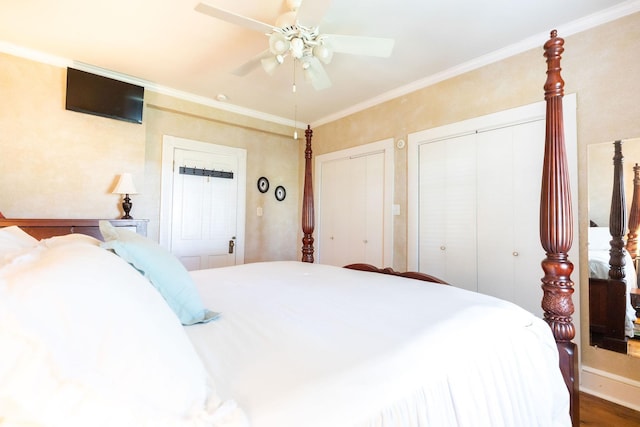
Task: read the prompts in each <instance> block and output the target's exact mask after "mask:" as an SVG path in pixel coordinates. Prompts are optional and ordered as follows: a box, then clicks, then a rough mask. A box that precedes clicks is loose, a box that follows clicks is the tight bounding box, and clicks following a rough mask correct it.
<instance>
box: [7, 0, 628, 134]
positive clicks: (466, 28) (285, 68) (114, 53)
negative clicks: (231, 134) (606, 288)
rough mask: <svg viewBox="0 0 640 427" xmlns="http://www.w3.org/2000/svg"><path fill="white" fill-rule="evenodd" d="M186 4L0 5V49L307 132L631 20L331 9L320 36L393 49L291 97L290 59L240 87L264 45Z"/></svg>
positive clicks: (340, 2)
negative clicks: (550, 42)
mask: <svg viewBox="0 0 640 427" xmlns="http://www.w3.org/2000/svg"><path fill="white" fill-rule="evenodd" d="M206 1H207V2H208V3H209V4H211V5H213V6H217V7H221V8H224V9H227V10H230V11H233V12H236V13H239V14H243V15H246V16H249V17H251V18H253V19H256V20H259V21H262V22H265V23H268V24H274V23H275V20H276V18H277V17H278V16H279V15H280V14H281V13H283V12H285V11H286V10H287V8H286V5H285V4H284V3H285V2H284V0H206ZM305 1H306V2H307V3H311V2H314V3H317V2H318V1H323V0H303V3H304V2H305ZM197 4H198V0H109V1H96V0H56V1H51V0H1V2H0V50H2V51H5V52H8V53H13V54H19V55H22V56H32V57H35V58H36V59H40V60H43V61H45V62H46V61H51V62H56V61H58V64H61V63H65V61H66V63H67V64H75V66H77V67H78V68H84V69H92V68H94V67H97V68H95V69H94V71H97V72H100V73H103V72H102V71H101V70H106V71H108V72H104V73H103V74H107V75H109V74H110V73H109V72H113V73H115V76H116V77H120V78H121V79H124V80H130V81H134V82H136V83H138V84H144V85H146V86H147V87H149V88H151V89H156V90H162V91H166V92H169V93H179V94H181V95H183V96H187V97H189V96H195V97H202V98H198V99H200V100H203V101H205V102H210V103H212V104H214V105H218V104H217V103H216V101H215V99H216V96H217V95H218V94H220V93H223V94H225V95H226V96H227V97H228V101H226V103H224V105H223V107H224V108H227V109H231V110H236V109H238V110H239V111H244V112H248V113H249V114H253V115H257V116H258V117H263V118H268V117H269V116H267V115H271V116H273V117H271V118H272V119H273V120H274V121H276V122H282V123H289V124H291V123H292V122H291V121H292V120H294V119H296V120H297V122H299V123H311V124H315V125H317V124H320V123H324V122H327V121H329V120H332V119H335V118H337V117H340V116H343V115H345V114H347V113H349V112H353V111H357V110H358V109H361V108H363V107H367V106H370V105H373V104H375V103H377V102H380V101H383V100H386V99H390V98H392V97H395V96H399V95H402V94H403V93H407V92H409V91H412V90H415V89H418V88H420V87H423V86H425V85H426V84H428V83H430V82H434V81H437V80H438V79H441V78H443V77H445V76H450V75H453V74H455V73H458V72H462V71H465V70H468V69H471V68H473V67H475V66H479V65H482V64H484V63H488V62H491V61H494V60H499V59H501V58H503V57H505V56H507V55H510V54H514V53H518V52H519V51H523V50H526V49H531V48H539V49H540V55H541V59H540V60H541V61H543V60H544V59H543V58H542V44H544V42H545V41H546V40H547V38H548V36H549V32H550V30H552V29H554V28H557V29H558V31H559V35H560V36H564V37H566V36H568V35H570V34H571V33H575V32H578V31H581V30H584V29H586V28H589V27H592V26H594V25H598V24H601V23H604V22H607V21H610V20H612V19H616V18H618V17H620V16H624V15H627V14H630V13H633V12H636V11H638V10H640V1H638V0H633V1H621V0H562V1H558V0H518V1H517V2H515V1H513V0H483V1H478V0H395V1H394V0H333V2H332V3H331V5H330V6H329V8H328V10H327V12H326V14H325V15H324V17H323V19H322V20H321V21H320V32H321V33H333V34H346V35H363V36H374V37H388V38H393V39H395V47H394V50H393V53H392V55H391V57H389V58H373V57H365V56H354V55H346V54H335V55H334V58H333V61H332V63H331V64H329V65H327V66H326V71H327V73H328V74H329V76H330V78H331V80H332V82H333V86H332V87H330V88H329V89H325V90H323V91H315V90H314V89H313V88H312V86H311V85H310V84H308V83H306V82H305V81H304V79H303V78H302V75H301V73H300V72H299V71H298V73H297V75H296V80H297V82H298V84H297V89H298V90H297V92H296V93H295V94H294V93H292V90H291V86H292V82H293V76H294V67H293V65H292V63H291V62H290V59H288V60H287V61H286V62H285V64H283V65H282V66H281V67H280V68H279V69H278V70H277V71H276V73H275V75H273V76H269V75H267V74H266V73H265V72H264V71H263V70H262V68H260V67H258V68H256V69H255V70H253V71H252V72H251V73H249V74H248V75H246V76H244V77H238V76H235V75H233V74H231V73H230V71H231V70H233V69H235V68H236V67H238V66H239V65H242V64H243V63H244V62H246V61H247V60H249V59H250V58H252V57H253V56H254V55H256V54H258V53H259V52H262V51H263V50H265V49H266V48H267V47H268V45H267V42H268V39H267V37H266V36H265V35H264V34H261V33H259V32H255V31H251V30H248V29H244V28H242V27H238V26H234V25H231V24H228V23H226V22H223V21H220V20H218V19H215V18H212V17H210V16H207V15H204V14H202V13H199V12H196V11H195V10H194V7H195V6H196V5H197ZM304 7H305V5H304V4H303V5H302V8H304ZM307 7H309V5H307ZM301 24H303V25H304V24H305V23H304V22H301ZM42 54H45V55H42ZM70 61H72V62H70ZM87 66H88V67H87ZM126 76H129V77H131V78H128V77H126ZM296 106H297V107H296Z"/></svg>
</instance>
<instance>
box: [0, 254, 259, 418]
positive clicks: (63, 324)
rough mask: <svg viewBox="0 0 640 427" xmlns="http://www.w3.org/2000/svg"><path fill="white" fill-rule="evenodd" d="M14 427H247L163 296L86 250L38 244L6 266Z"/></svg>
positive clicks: (0, 383)
mask: <svg viewBox="0 0 640 427" xmlns="http://www.w3.org/2000/svg"><path fill="white" fill-rule="evenodd" d="M0 349H2V351H0V408H1V409H0V412H2V420H3V421H4V422H6V423H7V425H23V424H25V425H26V424H28V425H38V426H52V427H54V426H55V427H58V426H60V427H62V426H64V427H75V426H78V427H80V426H83V427H84V426H92V427H101V426H105V427H106V426H118V427H128V426H132V427H133V426H136V427H140V426H154V427H157V426H175V427H182V426H185V427H186V426H190V427H191V426H193V427H195V426H198V427H200V426H205V425H208V426H222V425H224V426H243V425H245V424H246V419H245V417H244V415H243V413H242V411H241V410H240V409H238V408H237V407H235V404H234V403H233V401H226V402H221V401H220V400H219V399H218V398H217V396H216V394H215V392H214V391H213V390H212V389H211V387H210V385H208V384H207V380H206V374H205V370H204V367H203V365H202V362H201V361H200V359H199V358H198V356H197V354H196V353H195V350H194V349H193V346H192V345H191V342H190V341H189V340H188V338H187V336H186V334H185V331H184V329H183V327H182V325H181V324H180V322H179V321H178V319H177V318H176V316H175V315H174V314H173V312H172V311H171V309H170V308H169V307H168V306H167V305H166V303H165V302H164V300H163V298H162V297H161V296H160V294H159V293H158V292H157V291H156V290H155V289H154V288H153V287H152V286H151V285H150V284H149V282H148V281H147V280H146V279H145V278H144V277H143V276H141V275H140V274H139V273H138V272H137V271H136V270H135V269H133V268H132V267H131V266H130V265H129V264H127V263H126V262H125V261H123V260H122V259H120V258H119V257H118V256H116V255H114V254H112V253H111V252H109V251H106V250H104V249H102V248H100V247H97V246H94V245H87V244H80V245H76V244H69V245H54V247H51V248H48V247H46V246H45V245H38V246H37V247H35V248H33V249H32V251H31V253H29V254H28V256H27V257H23V259H22V261H20V260H19V259H18V258H16V259H15V260H14V261H12V262H11V263H9V264H6V265H5V266H3V267H2V268H0Z"/></svg>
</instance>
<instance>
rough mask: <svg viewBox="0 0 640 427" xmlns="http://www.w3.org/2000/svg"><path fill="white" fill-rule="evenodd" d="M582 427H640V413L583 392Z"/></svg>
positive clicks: (581, 400) (581, 404)
mask: <svg viewBox="0 0 640 427" xmlns="http://www.w3.org/2000/svg"><path fill="white" fill-rule="evenodd" d="M580 425H581V426H598V427H640V412H637V411H634V410H632V409H629V408H627V407H625V406H620V405H617V404H615V403H612V402H609V401H608V400H604V399H600V398H599V397H595V396H592V395H590V394H586V393H582V392H581V393H580Z"/></svg>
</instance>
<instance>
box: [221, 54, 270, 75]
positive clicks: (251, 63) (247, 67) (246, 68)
mask: <svg viewBox="0 0 640 427" xmlns="http://www.w3.org/2000/svg"><path fill="white" fill-rule="evenodd" d="M269 56H273V54H272V53H271V52H269V49H267V50H265V51H262V52H260V53H259V54H257V55H256V56H254V57H253V58H251V59H250V60H248V61H247V62H245V63H244V64H242V65H240V66H239V67H238V68H236V69H235V70H233V71H231V74H233V75H235V76H239V77H243V76H246V75H247V74H249V73H250V72H251V71H253V70H255V69H256V68H258V67H259V66H260V64H261V61H262V60H263V59H264V58H267V57H269Z"/></svg>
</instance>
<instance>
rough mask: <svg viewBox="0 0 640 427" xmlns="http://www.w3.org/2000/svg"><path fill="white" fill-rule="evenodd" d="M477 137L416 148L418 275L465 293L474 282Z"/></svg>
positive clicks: (475, 282)
mask: <svg viewBox="0 0 640 427" xmlns="http://www.w3.org/2000/svg"><path fill="white" fill-rule="evenodd" d="M475 138H476V136H475V134H470V135H464V136H459V137H455V138H450V139H447V140H443V141H436V142H432V143H425V144H422V145H420V148H419V152H418V153H419V212H420V213H419V218H418V221H419V224H418V228H419V247H418V253H419V264H418V267H419V271H422V272H426V273H429V274H432V275H434V276H437V277H440V278H442V279H444V280H445V281H447V282H449V283H451V284H453V285H455V286H458V287H461V288H465V289H469V290H473V291H475V290H477V278H476V143H475Z"/></svg>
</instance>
